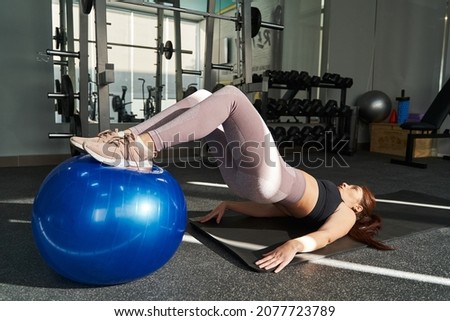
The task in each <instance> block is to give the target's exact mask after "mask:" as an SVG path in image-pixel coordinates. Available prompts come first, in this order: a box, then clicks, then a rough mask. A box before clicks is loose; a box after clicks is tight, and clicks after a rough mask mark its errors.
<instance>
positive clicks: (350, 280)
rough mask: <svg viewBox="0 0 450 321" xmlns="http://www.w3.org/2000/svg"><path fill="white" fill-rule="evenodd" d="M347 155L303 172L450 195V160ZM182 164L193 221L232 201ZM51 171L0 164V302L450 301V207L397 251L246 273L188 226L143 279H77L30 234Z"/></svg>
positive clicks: (204, 170)
mask: <svg viewBox="0 0 450 321" xmlns="http://www.w3.org/2000/svg"><path fill="white" fill-rule="evenodd" d="M344 159H345V161H346V162H347V163H348V165H349V166H348V167H347V168H342V167H337V166H336V164H334V166H333V167H329V168H325V167H323V166H322V167H319V168H316V169H310V170H308V171H309V172H310V173H311V174H313V175H314V176H315V177H317V178H326V179H330V180H332V181H335V182H336V183H338V182H342V181H346V182H351V183H355V184H365V185H368V186H370V187H371V188H372V190H373V192H374V193H375V194H386V193H391V192H396V191H399V190H410V191H416V192H421V193H427V194H429V195H432V196H436V197H440V198H445V199H449V197H450V196H449V195H450V184H449V182H450V166H449V163H448V161H445V160H442V159H439V158H426V159H423V161H424V162H426V163H427V164H428V168H427V169H415V168H409V167H405V166H399V165H393V164H390V163H389V160H390V157H389V156H388V155H383V154H376V153H370V152H368V151H358V152H357V153H355V154H354V155H353V156H344ZM193 164H196V165H198V166H196V167H194V166H192V165H193ZM182 165H183V164H182V163H173V164H170V165H169V166H168V167H167V169H168V170H169V171H170V172H171V173H172V175H173V176H175V178H176V179H177V180H178V181H179V183H180V184H181V186H182V188H183V190H184V193H185V196H186V199H187V202H188V209H189V216H190V217H193V216H198V215H199V213H202V212H205V211H208V210H210V209H212V208H213V207H214V206H215V205H216V204H217V203H218V202H219V201H221V200H224V199H237V198H236V197H235V196H234V195H233V194H232V193H231V191H229V190H228V189H224V188H218V187H205V186H198V185H192V184H189V183H188V182H190V181H200V182H210V183H223V181H222V179H221V177H220V173H219V171H218V169H216V168H214V167H211V166H205V165H201V164H200V163H196V162H190V165H191V166H187V167H186V166H182ZM183 167H185V168H183ZM51 169H52V167H49V166H46V167H22V168H0V177H1V178H2V179H1V181H0V191H1V195H0V254H1V257H2V259H1V260H0V300H19V301H21V300H69V301H72V300H75V301H77V300H88V301H95V300H130V301H140V300H176V301H184V300H201V301H203V300H207V301H221V300H231V301H234V300H242V301H245V300H262V301H278V300H286V301H290V300H295V301H305V300H313V301H322V300H332V301H341V300H345V301H353V300H358V301H359V300H371V301H372V300H375V301H384V300H389V301H390V300H401V301H409V300H414V301H416V300H432V301H440V300H450V291H449V289H450V268H449V266H448V262H450V228H449V227H448V226H449V225H450V211H449V213H448V225H447V227H441V228H436V229H431V230H425V231H422V232H419V233H414V234H412V235H408V236H406V237H401V238H397V239H393V240H390V241H389V242H388V244H390V245H392V246H394V247H395V248H396V250H395V251H389V252H380V251H376V250H373V249H369V248H366V247H362V248H359V249H356V250H351V251H348V252H345V253H340V254H336V255H333V256H332V257H330V258H327V259H319V260H317V261H314V262H309V263H302V264H298V265H293V266H288V267H287V268H286V269H285V270H283V271H282V272H281V273H279V274H274V273H256V272H253V271H251V270H249V269H248V268H247V267H246V266H245V265H244V264H242V263H241V262H240V261H239V260H238V259H237V258H236V257H235V256H234V255H232V254H230V253H229V252H227V251H225V250H224V249H222V248H221V247H220V246H219V245H217V244H216V243H215V242H212V241H210V240H208V239H207V238H205V237H202V235H197V234H196V232H195V231H192V230H191V229H190V227H189V226H188V229H187V233H186V236H185V238H184V240H183V242H182V244H181V245H180V247H179V249H178V251H177V252H176V254H175V255H174V257H173V258H172V259H171V260H170V261H169V262H168V263H167V264H166V265H165V266H163V267H162V268H161V269H159V270H158V271H156V272H154V273H152V274H150V275H149V276H147V277H145V278H142V279H139V280H136V281H134V282H129V283H126V284H122V285H115V286H105V287H92V286H85V285H82V284H78V283H74V282H71V281H69V280H67V279H64V278H62V277H60V276H59V275H57V274H55V273H54V272H53V271H52V270H50V268H49V267H48V266H47V265H46V263H45V262H44V261H43V260H42V258H41V257H40V255H39V253H38V251H37V249H36V247H35V245H34V242H33V238H32V234H31V224H30V220H31V210H32V203H33V199H34V196H35V194H36V192H37V190H38V188H39V186H40V184H41V183H42V181H43V179H44V178H45V176H46V175H47V174H48V173H49V171H50V170H51ZM424 211H426V209H424ZM381 214H382V213H381ZM425 217H426V216H425ZM405 224H408V223H407V222H406V223H405Z"/></svg>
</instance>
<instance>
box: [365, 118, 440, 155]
mask: <svg viewBox="0 0 450 321" xmlns="http://www.w3.org/2000/svg"><path fill="white" fill-rule="evenodd" d="M408 132H409V131H408V130H405V129H401V128H400V125H399V124H391V123H372V124H370V151H371V152H376V153H383V154H389V155H396V156H405V152H406V139H407V136H408ZM432 144H433V140H432V139H431V138H424V139H415V146H414V153H413V157H415V158H416V157H429V156H431V148H432Z"/></svg>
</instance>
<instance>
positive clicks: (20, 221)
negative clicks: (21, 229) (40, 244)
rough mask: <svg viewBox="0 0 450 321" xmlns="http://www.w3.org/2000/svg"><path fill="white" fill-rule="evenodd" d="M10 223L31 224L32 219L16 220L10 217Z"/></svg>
mask: <svg viewBox="0 0 450 321" xmlns="http://www.w3.org/2000/svg"><path fill="white" fill-rule="evenodd" d="M8 222H9V223H20V224H31V221H28V220H15V219H12V218H11V219H9V220H8Z"/></svg>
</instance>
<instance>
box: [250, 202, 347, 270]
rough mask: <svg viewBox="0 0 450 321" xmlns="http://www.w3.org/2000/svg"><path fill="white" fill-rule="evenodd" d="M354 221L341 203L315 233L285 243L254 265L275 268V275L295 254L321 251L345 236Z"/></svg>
mask: <svg viewBox="0 0 450 321" xmlns="http://www.w3.org/2000/svg"><path fill="white" fill-rule="evenodd" d="M355 221H356V216H355V214H354V212H353V211H352V210H351V209H350V208H348V207H347V206H345V204H344V203H341V205H340V206H339V207H338V209H337V210H336V212H334V213H333V214H332V215H331V216H330V217H329V218H328V219H327V221H326V222H325V223H324V224H323V225H322V226H321V227H320V228H319V229H318V230H317V231H315V232H312V233H309V234H307V235H304V236H301V237H298V238H295V239H292V240H289V241H287V242H285V243H284V244H282V245H280V246H279V247H277V248H276V249H275V250H273V251H271V252H269V253H266V254H264V255H263V258H262V259H260V260H258V261H256V262H255V264H256V265H258V267H259V268H261V269H266V270H270V269H273V268H276V269H275V273H278V272H280V271H281V270H282V269H284V267H286V265H288V264H289V263H290V262H291V261H292V259H293V258H294V256H295V255H296V254H297V253H301V252H303V253H305V252H312V251H315V250H318V249H321V248H323V247H325V246H327V245H328V244H330V243H332V242H334V241H336V240H337V239H339V238H341V237H343V236H345V235H347V233H348V232H349V231H350V229H351V228H352V226H353V225H354V224H355Z"/></svg>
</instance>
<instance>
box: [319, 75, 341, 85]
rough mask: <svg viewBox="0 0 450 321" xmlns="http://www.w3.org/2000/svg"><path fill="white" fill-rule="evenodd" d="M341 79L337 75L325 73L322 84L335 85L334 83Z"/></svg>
mask: <svg viewBox="0 0 450 321" xmlns="http://www.w3.org/2000/svg"><path fill="white" fill-rule="evenodd" d="M339 78H341V76H340V75H339V74H332V73H329V72H326V73H324V74H323V76H322V82H323V83H326V84H336V82H337V81H338V80H339Z"/></svg>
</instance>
